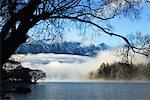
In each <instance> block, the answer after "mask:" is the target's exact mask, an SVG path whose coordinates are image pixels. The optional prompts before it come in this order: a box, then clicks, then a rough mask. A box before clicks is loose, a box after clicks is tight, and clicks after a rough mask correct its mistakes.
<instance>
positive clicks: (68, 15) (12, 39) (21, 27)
mask: <svg viewBox="0 0 150 100" xmlns="http://www.w3.org/2000/svg"><path fill="white" fill-rule="evenodd" d="M145 3H149V0H2V1H1V2H0V16H1V18H2V21H1V22H0V38H1V64H4V63H5V62H6V60H8V58H9V57H10V56H11V55H12V54H13V53H14V52H15V50H16V49H17V48H18V47H19V46H20V45H21V43H24V42H26V39H27V32H28V31H29V30H30V29H31V28H33V27H34V29H35V31H36V30H38V29H39V28H38V27H37V26H38V25H39V24H41V23H44V29H42V30H46V31H48V34H46V32H43V33H42V34H46V35H54V36H53V37H54V38H55V37H56V36H57V35H59V36H61V35H62V34H61V33H62V31H63V30H64V29H66V27H67V24H69V23H70V22H73V23H75V24H74V25H77V26H80V25H81V28H82V29H83V28H84V29H85V30H86V29H88V28H89V27H91V28H92V29H93V30H96V31H97V32H99V33H106V34H108V35H110V36H117V37H120V38H122V39H123V40H125V42H126V43H127V44H128V45H129V47H130V48H132V50H134V49H137V48H135V47H134V46H133V45H131V44H130V42H129V41H128V39H127V38H125V37H124V36H122V35H119V34H117V33H114V32H112V30H111V28H110V27H109V26H107V25H106V24H105V23H107V22H109V21H110V20H111V19H113V18H114V17H115V16H125V17H129V18H131V19H132V18H133V19H134V18H138V17H139V13H140V9H141V5H143V4H145ZM42 25H43V24H41V26H40V27H42ZM40 30H41V28H40ZM56 33H58V34H56ZM33 34H34V33H33ZM34 35H35V34H34Z"/></svg>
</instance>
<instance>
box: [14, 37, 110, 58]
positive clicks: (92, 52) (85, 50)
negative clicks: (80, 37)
mask: <svg viewBox="0 0 150 100" xmlns="http://www.w3.org/2000/svg"><path fill="white" fill-rule="evenodd" d="M110 48H111V47H110V46H108V45H106V44H105V43H102V44H99V45H97V46H95V45H93V44H91V45H89V46H81V43H79V42H66V41H65V42H63V43H53V44H47V43H46V42H43V41H39V40H38V41H34V40H29V41H28V42H26V43H24V44H22V45H21V46H20V47H19V48H18V49H17V50H16V53H19V54H27V53H32V54H37V53H56V54H73V55H82V56H96V55H97V53H98V52H99V51H101V50H108V49H110Z"/></svg>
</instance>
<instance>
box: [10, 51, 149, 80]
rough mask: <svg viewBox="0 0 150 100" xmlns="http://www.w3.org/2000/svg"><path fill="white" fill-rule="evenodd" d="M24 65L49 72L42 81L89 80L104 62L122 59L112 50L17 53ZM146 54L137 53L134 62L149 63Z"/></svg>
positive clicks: (15, 56) (18, 58)
mask: <svg viewBox="0 0 150 100" xmlns="http://www.w3.org/2000/svg"><path fill="white" fill-rule="evenodd" d="M12 58H15V59H17V60H18V61H20V62H21V63H22V65H23V66H24V67H29V68H31V69H41V70H42V71H44V72H45V73H46V74H47V78H46V80H42V81H84V80H88V73H89V72H91V71H95V70H97V69H98V68H99V67H100V65H101V64H102V63H103V62H104V63H109V64H112V63H115V62H119V61H121V58H120V57H117V56H115V55H114V52H112V51H102V52H99V54H98V55H97V56H96V57H85V56H78V55H66V54H42V53H41V54H27V55H23V54H16V55H13V57H12ZM147 62H148V61H147V60H146V58H145V57H144V56H141V55H135V58H134V60H133V63H134V64H140V63H147Z"/></svg>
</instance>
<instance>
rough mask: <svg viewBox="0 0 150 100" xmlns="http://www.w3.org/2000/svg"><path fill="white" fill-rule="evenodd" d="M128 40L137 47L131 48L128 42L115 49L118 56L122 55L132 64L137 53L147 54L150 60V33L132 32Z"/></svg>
mask: <svg viewBox="0 0 150 100" xmlns="http://www.w3.org/2000/svg"><path fill="white" fill-rule="evenodd" d="M128 40H129V41H130V43H131V45H132V46H134V47H135V48H131V47H130V46H129V45H127V44H126V45H123V46H122V47H121V48H117V49H116V51H115V53H116V54H117V56H120V57H122V61H123V62H124V63H130V64H132V62H133V60H134V57H135V54H136V53H138V54H142V55H145V56H146V57H147V59H149V61H150V34H146V33H145V34H142V33H140V32H138V33H136V34H134V35H133V34H130V35H129V36H128Z"/></svg>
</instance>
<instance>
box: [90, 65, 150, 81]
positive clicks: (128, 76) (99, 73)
mask: <svg viewBox="0 0 150 100" xmlns="http://www.w3.org/2000/svg"><path fill="white" fill-rule="evenodd" d="M149 76H150V64H147V65H133V64H127V63H114V64H112V65H108V63H107V64H105V63H103V64H102V65H101V66H100V67H99V68H98V69H97V70H96V71H95V72H90V73H89V78H90V79H111V80H143V79H144V80H149V79H150V77H149Z"/></svg>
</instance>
